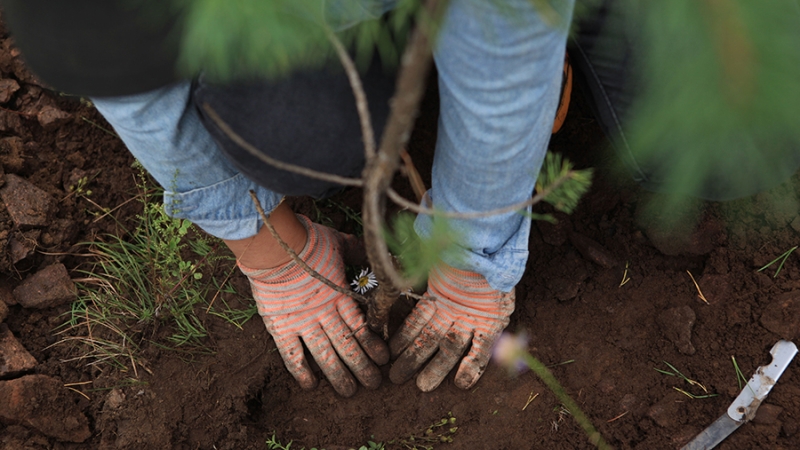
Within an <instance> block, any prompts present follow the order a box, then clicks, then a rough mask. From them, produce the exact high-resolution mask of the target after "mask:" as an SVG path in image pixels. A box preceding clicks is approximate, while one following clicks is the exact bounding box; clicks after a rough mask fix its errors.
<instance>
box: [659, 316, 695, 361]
mask: <svg viewBox="0 0 800 450" xmlns="http://www.w3.org/2000/svg"><path fill="white" fill-rule="evenodd" d="M695 319H696V316H695V314H694V311H693V310H692V308H690V307H689V306H678V307H675V308H670V309H668V310H666V311H663V312H662V313H661V314H659V315H658V317H657V318H656V322H658V326H659V328H660V329H661V333H663V334H664V337H666V338H667V339H669V340H670V341H671V342H672V343H673V344H675V347H677V349H678V351H679V352H681V353H683V354H684V355H694V353H695V348H694V345H692V341H691V340H692V327H693V326H694V321H695Z"/></svg>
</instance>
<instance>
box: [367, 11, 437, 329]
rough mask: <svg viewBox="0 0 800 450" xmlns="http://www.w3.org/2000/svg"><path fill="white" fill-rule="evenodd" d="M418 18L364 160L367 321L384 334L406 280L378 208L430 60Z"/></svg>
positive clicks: (423, 26)
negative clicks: (372, 150) (371, 289)
mask: <svg viewBox="0 0 800 450" xmlns="http://www.w3.org/2000/svg"><path fill="white" fill-rule="evenodd" d="M446 5H447V0H442V1H439V0H427V1H426V3H425V9H426V10H427V12H429V13H431V15H432V16H435V17H439V15H440V14H442V13H443V12H444V10H445V7H446ZM423 22H427V23H420V24H418V27H417V28H416V30H415V31H414V33H413V34H412V36H411V38H410V40H409V42H408V44H407V46H406V49H405V51H404V52H403V56H402V59H401V69H400V75H399V76H398V78H397V88H396V90H395V95H394V97H393V98H392V101H391V107H392V109H391V114H390V115H389V120H388V122H387V124H386V128H385V129H384V132H383V138H382V139H381V145H380V148H379V149H378V153H377V154H376V155H375V157H373V158H369V159H368V160H367V167H366V168H365V169H364V204H363V207H362V214H363V216H362V217H363V220H364V241H365V243H366V248H367V257H368V258H369V260H370V263H371V264H372V270H373V271H374V272H375V277H376V278H377V279H378V290H377V292H376V294H375V299H374V301H373V302H372V303H371V304H370V308H369V310H368V311H367V322H368V323H369V326H370V328H371V329H373V330H375V331H379V330H380V331H382V332H383V335H384V336H386V335H387V334H388V332H387V330H388V322H389V310H390V309H391V307H392V304H393V303H394V301H395V300H396V299H397V297H398V295H399V294H400V290H405V288H406V287H407V286H409V284H410V283H408V280H405V279H404V278H403V277H402V276H401V275H400V274H398V273H397V271H396V270H395V268H394V265H393V264H392V261H391V258H390V255H389V249H388V246H387V244H386V241H385V240H384V239H383V228H384V223H383V214H384V207H385V205H386V196H385V194H386V190H387V189H388V188H389V185H390V184H391V181H392V178H393V176H394V173H395V171H396V170H397V168H398V166H399V165H400V152H401V151H402V149H403V148H404V147H405V144H406V143H407V142H408V138H409V136H410V135H411V127H412V126H413V124H414V120H415V119H416V116H417V111H418V109H419V104H420V101H421V100H422V95H423V94H424V89H425V79H426V78H427V75H428V72H429V71H430V67H431V65H432V49H431V42H430V39H429V31H430V30H431V26H430V25H431V23H430V22H428V21H423Z"/></svg>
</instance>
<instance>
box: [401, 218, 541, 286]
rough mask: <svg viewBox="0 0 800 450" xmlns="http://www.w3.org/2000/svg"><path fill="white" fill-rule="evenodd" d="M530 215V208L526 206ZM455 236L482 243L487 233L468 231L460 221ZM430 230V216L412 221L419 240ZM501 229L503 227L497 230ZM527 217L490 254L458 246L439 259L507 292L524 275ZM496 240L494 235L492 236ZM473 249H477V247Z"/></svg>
mask: <svg viewBox="0 0 800 450" xmlns="http://www.w3.org/2000/svg"><path fill="white" fill-rule="evenodd" d="M528 212H530V207H528ZM459 222H461V225H462V226H460V227H459V230H458V231H459V233H460V234H461V235H462V236H464V238H465V239H466V240H467V241H470V240H472V241H474V240H475V238H476V237H478V238H477V239H478V240H479V241H480V240H483V239H482V238H480V236H484V235H485V233H487V230H486V229H485V228H483V227H482V226H478V227H477V228H476V229H473V230H470V227H469V226H468V225H467V226H464V223H463V222H468V221H459ZM432 227H433V219H432V217H431V216H430V215H427V214H420V215H419V216H417V220H416V221H415V222H414V230H415V231H416V232H417V235H419V236H420V237H421V238H423V239H425V238H427V237H429V236H430V234H431V229H432ZM498 228H499V229H502V228H503V227H498ZM530 228H531V218H530V217H529V216H527V215H525V216H523V217H522V221H521V222H520V223H519V226H518V227H517V229H516V230H515V231H514V232H513V233H512V234H511V236H510V237H509V238H508V239H507V240H506V241H505V243H504V244H503V246H502V247H501V248H500V249H499V250H497V251H495V252H492V253H488V252H486V251H485V249H482V248H466V247H464V246H460V247H459V249H458V251H455V252H445V253H444V254H443V255H442V260H443V261H444V262H445V263H447V264H448V265H450V266H452V267H455V268H456V269H461V270H468V271H471V272H476V273H479V274H481V275H483V277H484V278H486V281H487V282H488V283H489V286H491V287H492V289H496V290H498V291H500V292H510V291H511V289H513V288H514V286H516V285H517V283H519V281H520V280H521V279H522V275H523V274H524V273H525V265H526V263H527V261H528V255H529V252H528V239H529V237H530ZM493 238H497V236H493ZM476 247H480V245H477V246H476Z"/></svg>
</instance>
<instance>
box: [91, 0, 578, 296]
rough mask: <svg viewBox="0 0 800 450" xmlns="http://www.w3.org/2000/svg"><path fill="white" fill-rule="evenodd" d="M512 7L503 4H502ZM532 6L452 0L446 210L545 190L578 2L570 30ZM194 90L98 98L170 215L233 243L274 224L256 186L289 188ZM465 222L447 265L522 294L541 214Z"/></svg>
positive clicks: (436, 188)
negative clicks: (541, 186)
mask: <svg viewBox="0 0 800 450" xmlns="http://www.w3.org/2000/svg"><path fill="white" fill-rule="evenodd" d="M364 1H365V2H366V3H370V4H371V5H373V6H375V5H377V8H378V9H379V11H377V12H380V11H382V10H384V9H385V5H386V4H388V3H390V2H387V1H377V2H376V1H375V0H364ZM500 3H502V4H503V5H504V6H503V7H502V8H498V7H497V6H496V5H497V4H500ZM532 3H533V2H530V1H529V0H509V1H506V2H490V1H486V0H453V1H451V2H450V7H449V9H448V12H447V17H446V21H445V24H444V27H443V29H442V32H441V34H440V36H439V40H438V42H437V47H436V49H435V53H434V57H435V60H436V65H437V68H438V71H439V91H440V105H441V106H440V118H439V134H438V141H437V144H436V154H435V158H434V166H433V184H432V188H431V190H430V191H429V196H430V198H431V199H432V201H433V204H434V206H435V207H436V208H439V209H442V210H445V211H457V212H478V211H487V210H491V209H494V208H497V207H502V206H507V205H511V204H514V203H516V202H519V201H523V200H525V199H526V198H528V197H530V196H531V194H532V193H533V188H534V184H535V182H536V177H537V175H538V173H539V169H540V167H541V164H542V161H543V159H544V155H545V152H546V150H547V144H548V142H549V139H550V131H551V128H552V124H553V119H554V116H555V109H556V106H557V102H558V95H559V91H560V86H561V67H562V64H563V58H564V48H565V44H566V36H567V31H566V30H567V26H566V24H568V23H569V20H570V18H571V13H572V6H573V0H563V1H556V2H552V3H556V4H557V5H556V8H558V10H559V12H560V14H561V17H562V19H561V25H560V26H553V25H552V24H548V23H545V21H544V20H543V19H542V17H541V16H540V14H539V12H538V11H537V10H536V8H535V7H534V6H533V5H532ZM342 22H346V21H342ZM190 95H191V84H190V83H189V82H188V81H187V82H183V83H178V84H175V85H172V86H167V87H164V88H162V89H159V90H156V91H151V92H147V93H143V94H138V95H133V96H127V97H114V98H95V99H93V101H94V103H95V105H96V106H97V109H98V110H99V111H100V112H101V113H102V114H103V116H104V117H105V118H106V119H107V120H108V122H109V123H110V124H111V125H112V126H113V127H114V129H115V130H116V132H117V134H119V136H120V137H121V138H122V140H123V141H124V142H125V144H126V145H127V146H128V148H129V149H130V150H131V152H132V153H133V155H134V156H135V157H136V158H137V159H138V160H139V161H140V162H141V163H142V165H143V166H144V167H145V168H146V169H147V170H148V171H149V172H150V173H151V175H152V176H153V177H154V178H155V179H156V180H157V181H158V182H159V183H160V184H161V185H162V186H163V187H164V188H165V195H164V197H165V198H164V203H165V207H166V208H167V212H168V213H169V214H170V215H172V216H175V217H181V218H186V219H189V220H191V221H192V222H194V223H195V224H197V225H198V226H200V227H201V228H202V229H204V230H205V231H206V232H208V233H209V234H211V235H213V236H217V237H220V238H223V239H243V238H246V237H250V236H253V235H255V234H256V232H257V231H258V229H259V228H260V226H261V225H262V223H261V221H260V219H259V218H258V215H257V213H256V211H255V208H254V206H253V204H252V201H251V199H250V197H249V195H248V191H249V190H250V189H253V190H255V191H256V193H257V194H258V197H259V199H260V201H261V203H262V205H263V206H264V208H265V210H267V211H270V210H272V209H273V208H274V207H275V206H277V204H278V202H279V201H280V199H281V195H280V194H278V193H275V192H271V191H269V190H267V189H265V188H261V187H259V186H258V185H257V184H256V183H255V182H252V181H250V180H248V179H247V178H245V177H243V176H242V175H241V174H240V173H239V172H238V171H237V170H236V169H235V168H234V167H233V165H232V164H231V163H230V162H228V161H227V160H226V159H225V158H224V157H223V156H222V155H221V153H220V151H219V149H218V147H217V145H216V143H215V142H214V140H213V139H212V138H211V136H210V135H209V133H208V132H207V131H206V129H205V128H204V127H203V126H202V124H201V123H200V119H199V117H198V114H197V111H196V110H195V109H194V108H193V106H192V104H191V102H190ZM309 132H313V130H309ZM453 225H454V227H455V228H456V230H457V231H458V235H459V236H460V237H461V238H460V242H459V245H460V247H461V248H462V249H463V251H462V252H461V255H460V257H457V258H455V259H451V260H449V261H446V262H448V263H450V264H451V265H454V266H456V267H458V268H461V269H465V270H471V271H475V272H478V273H480V274H482V275H483V276H485V277H486V279H487V280H488V282H489V284H490V285H491V286H492V287H493V288H495V289H498V290H501V291H504V292H507V291H510V290H511V288H513V287H514V285H516V284H517V282H519V280H520V278H521V277H522V274H523V272H524V270H525V263H526V261H527V258H528V236H529V232H530V226H531V220H530V219H529V218H527V217H525V216H523V215H521V214H519V213H508V214H504V215H497V216H491V217H487V218H481V219H471V220H455V221H454V222H453ZM430 228H431V220H430V218H429V217H427V216H420V217H419V218H418V219H417V222H416V230H417V232H418V233H419V234H420V235H421V236H426V235H427V234H428V233H429V230H430Z"/></svg>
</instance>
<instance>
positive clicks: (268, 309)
mask: <svg viewBox="0 0 800 450" xmlns="http://www.w3.org/2000/svg"><path fill="white" fill-rule="evenodd" d="M298 218H299V219H300V222H302V223H303V225H304V226H305V227H306V229H307V231H308V242H307V243H306V246H305V248H304V249H303V251H301V252H300V254H299V256H300V258H301V259H302V260H303V261H305V262H306V264H308V265H309V266H310V267H311V268H313V269H314V270H316V271H317V272H319V273H320V274H321V275H323V276H324V277H326V278H328V279H329V280H331V281H333V282H335V283H336V284H338V285H339V286H342V287H345V288H346V287H347V282H346V280H345V275H344V263H343V262H342V256H341V250H342V247H343V246H345V245H346V241H347V240H355V237H353V236H350V235H345V234H342V233H339V232H338V231H336V230H333V229H331V228H328V227H326V226H322V225H318V224H315V223H312V222H311V221H310V220H309V219H308V218H306V217H303V216H299V215H298ZM239 268H240V269H241V270H242V272H243V273H244V274H245V275H247V278H249V279H250V287H251V288H252V290H253V297H254V298H255V300H256V304H257V306H258V313H259V314H260V315H261V317H262V319H263V320H264V324H265V325H266V326H267V331H269V333H270V334H271V335H272V338H273V339H274V340H275V345H276V346H277V347H278V351H279V352H280V354H281V356H282V357H283V361H284V363H285V364H286V368H287V369H289V372H290V373H291V374H292V375H293V376H294V378H295V379H296V380H297V381H298V382H299V383H300V386H301V387H303V388H304V389H311V388H313V387H315V386H316V385H317V377H316V376H315V375H314V373H313V372H312V371H311V368H310V366H309V364H308V361H306V357H305V355H304V353H303V345H302V344H301V340H302V342H304V343H305V345H306V347H307V348H308V350H309V352H310V353H311V356H312V357H313V358H314V360H315V361H316V362H317V364H318V365H319V367H320V368H321V369H322V372H323V373H324V374H325V377H326V378H327V379H328V381H330V383H331V385H332V386H333V388H334V389H335V390H336V392H338V393H339V394H340V395H342V396H344V397H349V396H351V395H353V394H355V392H356V389H357V387H358V385H357V384H356V382H355V380H354V379H353V375H355V377H356V378H357V379H358V381H360V382H361V384H363V385H364V386H366V387H367V388H369V389H375V388H377V387H378V386H379V385H380V383H381V373H380V371H379V370H378V367H377V366H376V365H375V363H377V364H386V363H387V362H388V361H389V351H388V348H387V347H386V343H385V342H384V341H383V340H382V339H380V338H379V337H378V336H377V335H375V334H373V333H372V332H370V331H369V330H368V328H367V327H366V326H363V325H364V323H365V322H364V314H363V313H362V312H361V310H360V309H359V308H358V305H357V304H356V302H355V301H354V300H353V299H352V298H350V297H348V296H346V295H344V294H341V293H339V292H336V291H335V290H333V289H331V288H330V287H328V286H326V285H325V284H323V283H322V282H320V281H319V280H316V279H314V278H312V277H311V276H310V275H309V274H308V273H307V272H306V271H305V270H304V269H303V268H302V267H300V266H299V265H297V264H296V263H295V262H294V261H290V262H288V263H286V264H284V265H282V266H279V267H275V268H271V269H264V270H255V269H250V268H248V267H244V266H242V265H241V264H239ZM362 326H363V327H362ZM355 330H358V331H356V332H355V333H353V331H355ZM373 361H374V362H373ZM345 365H346V366H347V367H345ZM347 368H349V369H350V370H348V369H347ZM351 372H352V375H351Z"/></svg>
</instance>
